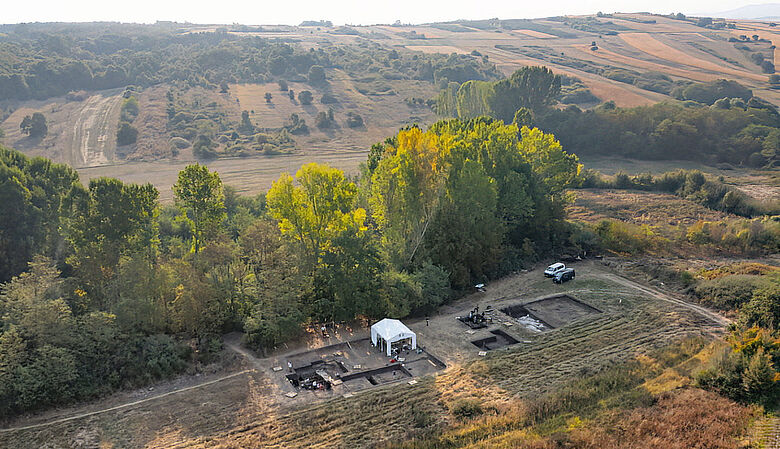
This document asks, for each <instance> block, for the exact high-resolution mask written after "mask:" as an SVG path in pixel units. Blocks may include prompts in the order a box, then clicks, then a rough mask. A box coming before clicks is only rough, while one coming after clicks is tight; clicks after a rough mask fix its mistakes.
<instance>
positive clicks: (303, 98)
mask: <svg viewBox="0 0 780 449" xmlns="http://www.w3.org/2000/svg"><path fill="white" fill-rule="evenodd" d="M313 100H314V95H312V93H311V92H309V91H308V90H303V91H301V92H299V93H298V101H300V102H301V104H303V105H309V104H311V102H312V101H313Z"/></svg>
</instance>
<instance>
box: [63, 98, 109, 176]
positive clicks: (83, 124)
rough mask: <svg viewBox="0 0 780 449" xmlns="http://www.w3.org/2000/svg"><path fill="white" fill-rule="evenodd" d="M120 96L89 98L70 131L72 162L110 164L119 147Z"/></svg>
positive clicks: (75, 164) (79, 163)
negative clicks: (117, 135) (117, 124)
mask: <svg viewBox="0 0 780 449" xmlns="http://www.w3.org/2000/svg"><path fill="white" fill-rule="evenodd" d="M121 103H122V97H121V96H120V95H115V96H108V97H104V96H103V95H102V94H98V95H93V96H91V97H89V98H88V99H87V100H86V102H85V104H84V107H83V108H82V109H81V111H80V113H79V115H78V117H76V119H75V120H74V121H73V129H72V130H70V149H69V151H68V152H67V154H69V155H70V163H71V164H73V165H74V166H80V167H93V166H96V165H106V164H108V162H109V160H111V159H113V155H114V154H113V153H114V150H115V148H116V120H117V113H118V111H119V106H120V104H121Z"/></svg>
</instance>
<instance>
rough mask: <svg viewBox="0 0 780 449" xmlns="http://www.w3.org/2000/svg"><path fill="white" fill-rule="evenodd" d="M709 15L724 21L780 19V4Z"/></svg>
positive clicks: (761, 5) (748, 7)
mask: <svg viewBox="0 0 780 449" xmlns="http://www.w3.org/2000/svg"><path fill="white" fill-rule="evenodd" d="M697 15H698V14H697ZM702 15H707V14H702ZM709 15H712V16H714V17H723V18H726V19H761V20H768V19H780V3H764V4H760V5H746V6H743V7H741V8H736V9H731V10H729V11H723V12H719V13H715V14H709Z"/></svg>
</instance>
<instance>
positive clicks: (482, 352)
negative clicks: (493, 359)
mask: <svg viewBox="0 0 780 449" xmlns="http://www.w3.org/2000/svg"><path fill="white" fill-rule="evenodd" d="M479 355H480V357H484V356H486V355H487V351H479Z"/></svg>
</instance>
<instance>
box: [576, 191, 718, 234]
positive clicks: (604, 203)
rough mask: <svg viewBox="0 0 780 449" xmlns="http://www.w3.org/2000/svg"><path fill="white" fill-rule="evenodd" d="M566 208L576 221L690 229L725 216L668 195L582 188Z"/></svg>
mask: <svg viewBox="0 0 780 449" xmlns="http://www.w3.org/2000/svg"><path fill="white" fill-rule="evenodd" d="M575 194H576V196H577V199H576V200H575V202H574V205H572V206H571V207H570V208H569V211H570V212H569V217H570V218H572V219H575V220H582V221H587V222H591V223H592V222H597V221H600V220H603V219H607V218H613V219H618V220H621V221H626V222H629V223H633V224H636V225H650V226H665V225H671V226H679V225H685V226H690V225H692V224H694V223H696V222H697V221H699V220H706V221H719V220H723V219H724V218H727V217H728V215H727V214H724V213H722V212H718V211H713V210H712V209H709V208H707V207H704V206H702V205H699V204H697V203H694V202H692V201H689V200H686V199H684V198H680V197H678V196H675V195H672V194H668V193H654V192H642V191H637V190H601V189H581V190H577V191H575Z"/></svg>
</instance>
